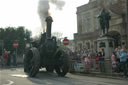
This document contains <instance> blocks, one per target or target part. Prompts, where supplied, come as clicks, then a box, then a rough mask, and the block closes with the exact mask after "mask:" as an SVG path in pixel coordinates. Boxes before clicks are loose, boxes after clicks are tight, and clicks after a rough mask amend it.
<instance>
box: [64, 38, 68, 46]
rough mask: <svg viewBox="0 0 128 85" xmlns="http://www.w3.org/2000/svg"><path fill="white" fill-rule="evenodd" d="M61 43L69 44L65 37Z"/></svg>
mask: <svg viewBox="0 0 128 85" xmlns="http://www.w3.org/2000/svg"><path fill="white" fill-rule="evenodd" d="M63 44H64V45H69V40H68V39H67V37H65V38H64V40H63Z"/></svg>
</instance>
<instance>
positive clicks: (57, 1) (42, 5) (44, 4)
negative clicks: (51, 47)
mask: <svg viewBox="0 0 128 85" xmlns="http://www.w3.org/2000/svg"><path fill="white" fill-rule="evenodd" d="M49 3H52V4H54V5H55V6H56V9H58V10H62V8H63V6H64V5H65V2H64V1H63V0H39V4H38V13H39V16H40V19H41V24H42V27H43V32H45V18H46V17H47V16H48V15H50V13H49V9H50V4H49Z"/></svg>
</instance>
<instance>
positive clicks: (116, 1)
mask: <svg viewBox="0 0 128 85" xmlns="http://www.w3.org/2000/svg"><path fill="white" fill-rule="evenodd" d="M126 3H127V4H126ZM127 7H128V1H127V0H90V1H89V3H88V4H85V5H82V6H79V7H77V33H75V34H74V43H75V49H76V50H78V49H82V48H87V49H91V50H93V51H95V50H97V39H98V38H99V37H100V36H101V29H100V24H99V19H98V16H99V14H100V13H101V10H102V9H103V8H104V9H105V10H106V11H108V12H109V13H110V16H111V20H110V27H109V33H108V34H109V35H111V36H112V37H113V38H114V41H115V45H114V46H115V47H117V46H118V45H122V44H125V45H126V46H127V47H128V13H127V10H128V8H127Z"/></svg>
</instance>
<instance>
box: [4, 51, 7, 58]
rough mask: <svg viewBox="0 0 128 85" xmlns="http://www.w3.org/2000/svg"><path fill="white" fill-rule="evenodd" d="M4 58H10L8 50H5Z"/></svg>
mask: <svg viewBox="0 0 128 85" xmlns="http://www.w3.org/2000/svg"><path fill="white" fill-rule="evenodd" d="M4 59H8V53H7V51H5V52H4Z"/></svg>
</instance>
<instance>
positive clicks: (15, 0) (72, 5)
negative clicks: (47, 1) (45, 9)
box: [0, 0, 89, 39]
mask: <svg viewBox="0 0 128 85" xmlns="http://www.w3.org/2000/svg"><path fill="white" fill-rule="evenodd" d="M64 1H65V5H64V7H63V9H62V10H56V7H55V6H54V5H52V4H51V5H50V13H51V16H52V17H53V21H54V22H53V26H52V32H61V33H63V37H65V36H66V37H68V38H70V39H73V33H76V32H77V21H76V7H78V6H81V5H83V4H86V3H88V1H89V0H64ZM37 9H38V0H0V27H8V26H13V27H17V26H25V28H28V29H29V30H31V31H32V34H33V36H35V35H38V34H40V32H41V31H43V29H42V27H41V22H40V18H39V15H38V12H37Z"/></svg>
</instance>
